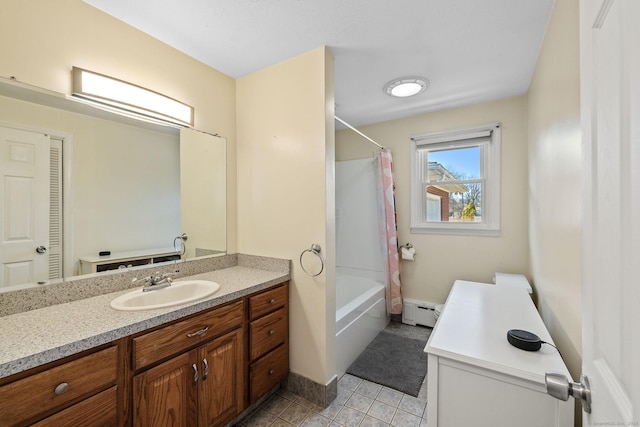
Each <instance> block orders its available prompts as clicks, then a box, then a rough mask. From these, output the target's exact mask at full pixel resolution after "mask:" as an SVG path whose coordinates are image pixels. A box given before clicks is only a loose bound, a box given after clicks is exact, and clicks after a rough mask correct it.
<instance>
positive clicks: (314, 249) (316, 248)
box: [300, 243, 324, 277]
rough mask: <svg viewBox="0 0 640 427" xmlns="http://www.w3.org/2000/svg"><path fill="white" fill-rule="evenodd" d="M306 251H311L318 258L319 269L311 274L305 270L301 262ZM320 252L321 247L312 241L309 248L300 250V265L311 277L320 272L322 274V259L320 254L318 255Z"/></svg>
mask: <svg viewBox="0 0 640 427" xmlns="http://www.w3.org/2000/svg"><path fill="white" fill-rule="evenodd" d="M307 252H311V253H312V254H314V255H317V256H318V258H320V265H321V267H320V271H318V272H317V273H316V274H311V273H309V272H308V271H307V269H306V268H304V265H303V264H302V257H303V256H304V254H305V253H307ZM320 252H322V247H321V246H320V245H319V244H317V243H313V244H312V245H311V247H310V248H309V249H305V250H304V251H302V253H301V254H300V267H302V271H304V272H305V273H307V275H308V276H311V277H316V276H319V275H320V274H322V272H323V271H324V259H322V255H320Z"/></svg>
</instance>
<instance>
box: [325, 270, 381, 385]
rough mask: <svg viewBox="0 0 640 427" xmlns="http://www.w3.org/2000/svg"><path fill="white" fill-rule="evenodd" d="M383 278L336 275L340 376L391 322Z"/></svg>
mask: <svg viewBox="0 0 640 427" xmlns="http://www.w3.org/2000/svg"><path fill="white" fill-rule="evenodd" d="M384 294H385V290H384V285H383V284H382V283H380V282H379V281H376V280H373V279H368V278H365V277H359V276H352V275H346V276H345V275H337V276H336V370H337V374H338V378H340V377H341V376H342V375H343V374H344V373H345V371H346V370H347V368H348V367H349V366H350V365H351V364H352V363H353V361H354V360H356V358H357V357H358V356H359V355H360V353H362V351H363V350H364V349H365V348H366V347H367V345H369V343H370V342H371V341H372V340H373V339H374V338H375V337H376V335H378V333H379V332H380V331H382V330H383V329H384V328H385V326H387V324H388V323H389V316H388V315H387V310H386V306H385V305H386V304H385V300H384Z"/></svg>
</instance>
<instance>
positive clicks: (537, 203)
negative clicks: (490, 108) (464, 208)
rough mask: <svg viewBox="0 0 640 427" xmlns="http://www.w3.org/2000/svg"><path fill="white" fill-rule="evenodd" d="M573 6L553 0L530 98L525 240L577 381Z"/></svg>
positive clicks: (547, 314)
mask: <svg viewBox="0 0 640 427" xmlns="http://www.w3.org/2000/svg"><path fill="white" fill-rule="evenodd" d="M578 22H579V21H578V0H557V1H556V3H555V7H554V10H553V14H552V17H551V20H550V22H549V26H548V29H547V32H546V35H545V39H544V44H543V46H542V49H541V51H540V54H539V57H538V62H537V65H536V69H535V72H534V75H533V79H532V81H531V85H530V87H529V93H528V104H527V106H528V121H529V200H530V204H529V234H530V241H531V271H532V275H533V280H534V283H535V287H536V291H537V302H538V309H539V311H540V313H541V315H542V318H543V319H544V321H545V324H546V325H547V328H548V329H549V331H550V332H551V335H552V336H553V339H554V340H555V341H556V343H557V344H558V346H559V347H560V350H561V351H562V354H563V356H564V358H565V361H566V362H567V365H568V367H569V370H570V371H571V374H572V375H573V377H574V378H578V377H579V373H580V369H581V357H580V354H581V346H582V339H581V338H582V333H581V320H580V318H581V296H580V295H581V285H580V277H581V276H580V268H581V263H580V255H581V238H580V233H581V212H580V209H581V206H582V197H581V191H582V189H581V168H582V158H581V146H580V145H581V133H580V81H579V62H580V61H579V30H578Z"/></svg>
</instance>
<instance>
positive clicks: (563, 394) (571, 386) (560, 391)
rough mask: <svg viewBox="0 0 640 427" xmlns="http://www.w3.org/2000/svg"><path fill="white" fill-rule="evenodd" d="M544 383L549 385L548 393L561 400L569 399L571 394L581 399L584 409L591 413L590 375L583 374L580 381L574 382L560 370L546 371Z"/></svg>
mask: <svg viewBox="0 0 640 427" xmlns="http://www.w3.org/2000/svg"><path fill="white" fill-rule="evenodd" d="M544 383H545V384H546V387H547V394H550V395H551V396H553V397H555V398H556V399H560V400H564V401H566V400H568V399H569V396H573V397H574V398H576V399H580V401H581V402H582V409H584V411H585V412H586V413H587V414H590V413H591V385H590V384H589V377H587V376H586V375H584V374H582V375H581V376H580V382H579V383H574V382H573V381H569V379H568V378H567V376H566V375H564V374H561V373H559V372H546V373H545V374H544Z"/></svg>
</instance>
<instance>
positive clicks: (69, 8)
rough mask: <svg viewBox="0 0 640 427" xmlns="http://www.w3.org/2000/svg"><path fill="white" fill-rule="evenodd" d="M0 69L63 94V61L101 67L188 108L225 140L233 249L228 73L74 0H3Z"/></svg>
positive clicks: (67, 88)
mask: <svg viewBox="0 0 640 427" xmlns="http://www.w3.org/2000/svg"><path fill="white" fill-rule="evenodd" d="M2 16H3V17H4V19H3V23H2V25H0V40H1V42H0V45H1V46H2V50H1V52H2V54H1V55H0V76H2V77H7V78H8V77H10V76H15V77H16V78H17V79H18V80H19V81H21V82H24V83H28V84H31V85H35V86H40V87H43V88H46V89H50V90H53V91H57V92H61V93H64V94H70V93H71V67H72V66H77V67H81V68H86V69H88V70H92V71H97V72H100V73H104V74H108V75H111V76H113V77H116V78H120V79H122V80H126V81H129V82H132V83H136V84H139V85H142V86H145V87H147V88H149V89H153V90H156V91H158V92H161V93H163V94H165V95H168V96H170V97H173V98H176V99H178V100H180V101H183V102H186V103H188V104H190V105H192V106H194V107H195V126H196V127H197V128H199V129H201V130H205V131H208V132H212V133H219V134H220V135H222V136H223V137H225V138H226V139H227V161H228V167H227V188H228V194H227V209H228V212H227V221H228V224H227V237H228V250H229V252H235V251H236V223H235V219H236V198H235V197H236V123H235V80H234V79H232V78H231V77H229V76H226V75H224V74H222V73H220V72H218V71H216V70H214V69H213V68H211V67H208V66H206V65H204V64H202V63H201V62H198V61H196V60H194V59H193V58H191V57H189V56H187V55H185V54H183V53H180V52H178V51H177V50H175V49H173V48H171V47H169V46H167V45H165V44H163V43H161V42H159V41H158V40H156V39H153V38H151V37H149V36H147V35H146V34H144V33H142V32H140V31H139V30H136V29H134V28H133V27H130V26H128V25H126V24H124V23H122V22H120V21H118V20H116V19H114V18H112V17H111V16H109V15H107V14H105V13H103V12H101V11H99V10H98V9H95V8H93V7H91V6H89V5H87V4H86V3H84V2H82V0H56V1H50V0H30V1H22V0H3V1H2Z"/></svg>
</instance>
